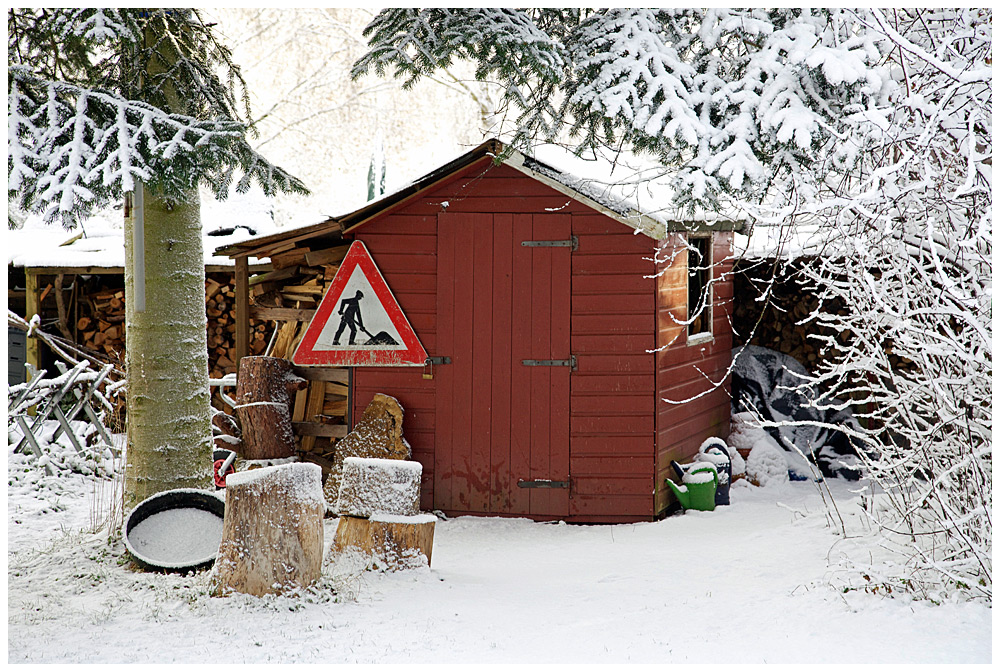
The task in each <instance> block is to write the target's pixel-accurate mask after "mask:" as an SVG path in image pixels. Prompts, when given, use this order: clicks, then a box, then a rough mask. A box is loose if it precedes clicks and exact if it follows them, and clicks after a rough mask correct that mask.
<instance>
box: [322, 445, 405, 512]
mask: <svg viewBox="0 0 1000 672" xmlns="http://www.w3.org/2000/svg"><path fill="white" fill-rule="evenodd" d="M422 473H423V466H422V465H421V464H420V463H419V462H411V461H409V460H383V459H378V458H363V457H348V458H345V459H344V471H343V477H342V479H341V483H340V496H339V497H338V498H337V514H338V515H341V516H354V517H357V518H368V517H369V516H372V515H375V514H387V515H393V516H414V515H416V514H418V513H420V476H421V474H422Z"/></svg>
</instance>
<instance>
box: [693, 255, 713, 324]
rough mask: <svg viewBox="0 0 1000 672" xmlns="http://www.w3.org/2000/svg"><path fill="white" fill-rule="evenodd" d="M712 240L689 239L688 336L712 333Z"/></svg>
mask: <svg viewBox="0 0 1000 672" xmlns="http://www.w3.org/2000/svg"><path fill="white" fill-rule="evenodd" d="M711 277H712V238H711V237H710V236H702V237H698V238H689V239H688V319H689V320H691V322H690V323H689V324H688V335H689V336H694V335H695V334H710V333H712V285H711V282H710V280H711Z"/></svg>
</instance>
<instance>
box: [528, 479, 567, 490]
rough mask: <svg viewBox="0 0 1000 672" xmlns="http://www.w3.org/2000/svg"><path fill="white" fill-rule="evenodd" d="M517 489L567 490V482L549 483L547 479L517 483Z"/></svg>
mask: <svg viewBox="0 0 1000 672" xmlns="http://www.w3.org/2000/svg"><path fill="white" fill-rule="evenodd" d="M517 487H519V488H562V489H565V490H569V481H550V480H548V479H539V480H537V481H518V482H517Z"/></svg>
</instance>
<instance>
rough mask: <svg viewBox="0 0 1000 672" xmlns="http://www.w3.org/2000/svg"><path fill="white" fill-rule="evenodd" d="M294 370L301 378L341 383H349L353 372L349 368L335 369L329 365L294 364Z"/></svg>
mask: <svg viewBox="0 0 1000 672" xmlns="http://www.w3.org/2000/svg"><path fill="white" fill-rule="evenodd" d="M292 370H293V371H294V372H295V375H297V376H298V377H299V378H305V379H306V380H322V381H323V382H325V383H341V384H342V385H347V381H348V377H349V376H350V374H351V372H350V370H349V369H335V368H333V367H329V366H293V367H292Z"/></svg>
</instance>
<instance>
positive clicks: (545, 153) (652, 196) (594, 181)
mask: <svg viewBox="0 0 1000 672" xmlns="http://www.w3.org/2000/svg"><path fill="white" fill-rule="evenodd" d="M518 156H520V159H518ZM504 163H507V164H508V165H511V166H513V167H515V168H518V169H525V168H526V169H528V170H531V171H533V172H534V173H536V174H540V175H542V176H545V177H548V178H549V179H552V180H554V181H556V182H558V183H559V184H561V185H563V186H565V187H567V188H569V189H571V190H573V191H574V192H576V193H577V194H580V195H581V196H583V197H584V198H586V199H589V200H592V201H594V202H596V203H598V204H599V205H600V206H602V207H603V208H605V209H607V210H610V211H611V213H615V214H616V215H617V216H616V217H615V219H618V220H619V221H621V222H622V223H624V224H626V225H628V226H631V227H632V228H634V229H636V230H638V231H640V232H642V233H645V234H647V235H649V236H651V237H653V238H657V239H660V238H663V237H664V235H665V234H666V232H667V231H675V230H688V229H690V228H692V226H691V225H692V224H695V225H699V224H700V225H705V226H709V227H712V228H724V229H733V228H736V229H738V228H741V226H742V222H743V220H744V216H743V215H742V213H740V212H739V211H738V209H736V208H735V207H733V208H727V212H708V211H704V210H698V211H695V212H694V213H690V212H686V211H682V210H681V209H679V208H677V207H675V206H674V205H673V196H674V190H673V188H672V187H671V184H670V183H671V180H672V178H673V173H672V172H671V171H669V170H668V169H666V168H664V167H663V166H662V165H660V164H658V163H656V162H655V161H653V160H652V159H650V158H648V157H640V156H636V155H634V154H630V153H628V152H624V151H622V152H612V151H610V150H605V151H587V152H584V153H583V154H582V155H580V156H577V155H576V154H574V153H573V152H572V151H570V150H568V149H566V148H565V147H562V146H560V145H554V144H542V145H538V146H535V147H533V148H532V151H531V153H530V154H527V155H525V154H520V153H519V152H515V153H514V156H513V157H512V158H511V159H508V160H505V161H504ZM611 213H607V214H611Z"/></svg>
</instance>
